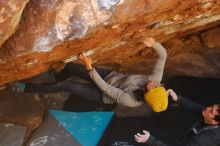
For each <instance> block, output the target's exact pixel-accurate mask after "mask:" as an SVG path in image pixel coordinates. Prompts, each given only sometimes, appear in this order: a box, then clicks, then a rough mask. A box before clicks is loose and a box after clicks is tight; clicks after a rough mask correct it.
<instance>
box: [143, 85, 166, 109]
mask: <svg viewBox="0 0 220 146" xmlns="http://www.w3.org/2000/svg"><path fill="white" fill-rule="evenodd" d="M144 99H145V101H146V102H147V103H148V104H149V106H150V107H151V108H152V109H153V111H155V112H162V111H165V110H166V109H167V106H168V96H167V92H166V89H165V88H164V87H157V88H154V89H152V90H150V91H148V92H147V93H145V94H144Z"/></svg>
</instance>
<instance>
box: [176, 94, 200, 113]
mask: <svg viewBox="0 0 220 146" xmlns="http://www.w3.org/2000/svg"><path fill="white" fill-rule="evenodd" d="M177 103H178V104H180V105H181V106H182V107H183V108H184V109H185V110H186V111H188V112H190V113H191V114H193V115H194V116H201V114H202V110H203V108H204V106H202V105H199V104H196V103H194V102H192V101H191V100H189V99H187V98H185V97H183V96H180V95H178V101H177Z"/></svg>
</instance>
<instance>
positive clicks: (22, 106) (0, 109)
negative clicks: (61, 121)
mask: <svg viewBox="0 0 220 146" xmlns="http://www.w3.org/2000/svg"><path fill="white" fill-rule="evenodd" d="M0 98H1V103H0V122H2V123H4V122H6V123H12V124H18V125H23V126H25V127H27V131H26V136H25V139H24V141H26V140H27V139H28V138H29V137H30V135H31V133H32V132H33V131H34V130H35V129H36V128H37V127H38V126H39V125H40V123H41V121H42V118H43V114H44V106H43V104H42V103H41V101H40V98H39V97H38V96H37V95H35V96H33V95H32V94H18V93H14V92H11V91H9V90H2V91H0Z"/></svg>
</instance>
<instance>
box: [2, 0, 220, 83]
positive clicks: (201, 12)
mask: <svg viewBox="0 0 220 146" xmlns="http://www.w3.org/2000/svg"><path fill="white" fill-rule="evenodd" d="M219 22H220V1H219V0H195V1H189V0H182V1H179V0H166V1H163V0H156V1H155V0H129V1H125V0H84V1H81V0H56V1H54V0H39V1H36V0H30V1H29V2H28V4H27V6H26V7H25V9H24V11H23V14H22V18H21V21H20V23H19V26H18V29H17V31H16V32H15V33H14V34H13V35H12V36H11V37H10V38H9V39H8V40H7V41H5V42H4V44H3V45H2V47H1V48H0V70H1V74H0V84H5V83H8V82H12V81H16V80H21V79H26V78H29V77H32V76H35V75H37V74H39V73H41V72H44V71H46V70H48V69H49V68H50V67H51V65H54V64H55V63H57V62H59V61H63V60H65V59H67V58H69V57H71V56H74V55H77V54H78V53H80V52H82V51H89V53H90V54H92V57H93V60H94V61H95V62H96V64H98V65H102V66H105V67H110V68H114V69H117V70H119V69H120V70H123V71H130V72H132V71H134V69H135V68H140V69H136V70H135V71H136V72H139V73H144V72H146V70H147V71H150V69H151V68H152V66H153V62H154V58H155V57H156V56H155V55H152V51H151V49H149V48H148V49H146V48H145V47H144V45H143V44H142V43H140V38H142V37H143V36H144V35H148V36H152V37H154V38H155V39H156V40H158V41H160V42H165V41H167V40H171V39H172V38H177V37H178V38H179V37H181V36H185V35H187V34H190V33H193V32H196V31H199V30H204V29H206V28H211V27H213V26H216V25H218V24H219ZM198 41H200V39H199V38H198ZM173 43H180V44H181V43H183V44H184V43H185V41H181V40H179V42H178V41H177V42H173ZM201 45H202V46H203V44H201ZM184 46H185V45H183V48H182V49H179V47H177V49H176V50H171V51H170V52H171V53H169V55H170V54H172V53H173V54H176V53H177V54H179V53H184V52H185V51H186V52H187V50H185V48H184ZM190 47H191V46H190ZM174 48H175V47H174ZM194 49H195V50H193V51H192V52H193V54H189V56H190V55H196V56H201V55H199V54H196V53H197V52H199V53H200V54H204V53H205V52H203V50H204V49H203V50H202V49H201V50H199V51H197V49H199V48H194ZM190 53H191V52H190ZM183 55H184V54H183ZM185 55H186V56H185V57H187V56H188V54H185ZM175 57H176V55H175V56H174V58H175ZM191 57H193V56H191ZM195 58H196V57H195ZM170 59H171V60H172V58H170ZM180 59H181V60H184V59H185V58H184V57H182V58H180ZM193 59H194V57H193ZM178 60H179V59H178ZM204 61H206V60H204ZM171 63H172V62H171ZM143 66H145V69H143ZM167 66H168V68H172V70H176V69H175V67H176V66H172V65H169V62H168V64H167ZM192 66H193V65H192ZM186 67H187V66H186ZM186 69H187V68H186ZM186 69H185V70H186ZM183 70H184V68H183ZM170 71H171V70H170ZM211 74H212V73H211Z"/></svg>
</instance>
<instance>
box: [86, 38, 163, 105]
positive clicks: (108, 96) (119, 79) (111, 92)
mask: <svg viewBox="0 0 220 146" xmlns="http://www.w3.org/2000/svg"><path fill="white" fill-rule="evenodd" d="M153 48H154V50H155V51H156V52H157V54H158V56H159V58H158V59H157V61H156V64H155V67H154V70H153V73H152V74H151V75H148V76H147V75H135V74H122V73H119V72H116V71H113V72H111V73H110V74H109V75H107V77H106V78H105V79H104V80H103V79H102V78H101V77H100V75H99V74H98V73H97V71H96V70H95V69H92V70H91V71H90V72H89V75H90V77H91V78H92V80H93V81H94V82H95V83H96V85H97V86H98V87H99V88H100V89H101V90H102V91H103V102H104V103H106V104H111V103H114V102H117V103H120V104H122V105H124V106H127V107H137V106H139V105H141V104H142V102H141V101H137V100H136V99H135V98H134V94H133V91H135V90H137V89H143V87H144V86H145V85H146V84H147V82H148V81H151V80H153V81H158V82H160V81H161V80H162V76H163V70H164V65H165V62H166V58H167V52H166V49H165V48H164V47H163V46H162V45H161V44H160V43H158V42H156V43H155V44H154V45H153Z"/></svg>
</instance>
